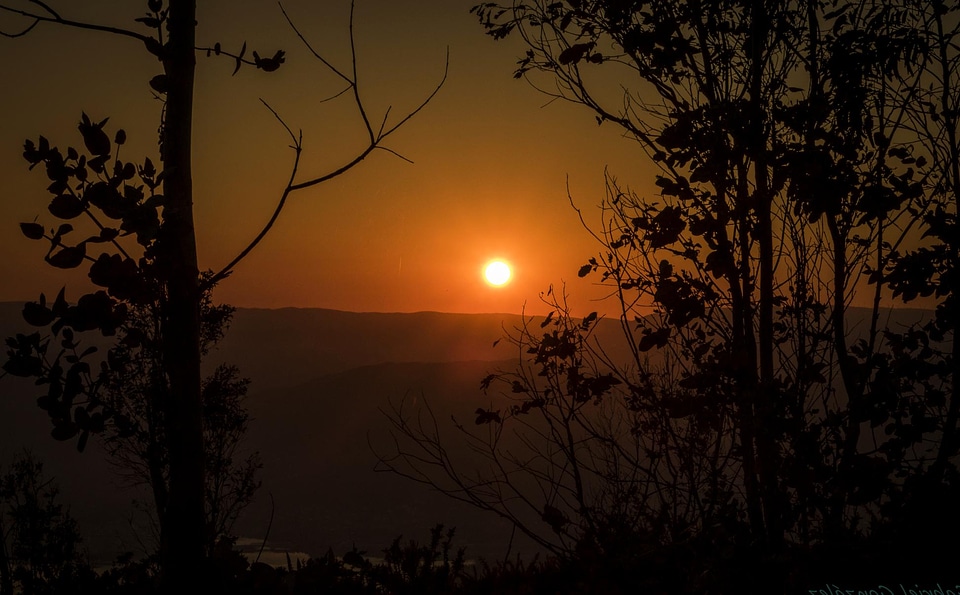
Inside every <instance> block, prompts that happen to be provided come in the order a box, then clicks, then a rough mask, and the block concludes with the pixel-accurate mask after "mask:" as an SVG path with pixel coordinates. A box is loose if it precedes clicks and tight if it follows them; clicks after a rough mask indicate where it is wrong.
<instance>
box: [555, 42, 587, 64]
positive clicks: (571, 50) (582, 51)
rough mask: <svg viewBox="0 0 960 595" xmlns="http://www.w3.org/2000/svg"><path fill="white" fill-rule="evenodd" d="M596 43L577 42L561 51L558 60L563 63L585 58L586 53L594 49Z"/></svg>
mask: <svg viewBox="0 0 960 595" xmlns="http://www.w3.org/2000/svg"><path fill="white" fill-rule="evenodd" d="M594 45H595V44H594V43H593V42H589V43H575V44H573V45H572V46H570V47H568V48H567V49H565V50H563V51H562V52H560V55H559V56H557V62H559V63H560V64H562V65H567V64H576V63H577V62H579V61H580V60H582V59H583V57H584V55H586V53H587V52H589V51H590V50H592V49H593V46H594Z"/></svg>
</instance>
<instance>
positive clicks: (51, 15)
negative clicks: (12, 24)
mask: <svg viewBox="0 0 960 595" xmlns="http://www.w3.org/2000/svg"><path fill="white" fill-rule="evenodd" d="M30 2H31V4H36V5H37V6H39V7H41V8H42V9H43V10H44V11H45V12H47V13H48V15H43V14H36V13H32V12H27V11H25V10H20V9H19V8H13V7H10V6H7V5H5V4H0V10H5V11H7V12H11V13H13V14H18V15H20V16H24V17H27V18H30V19H34V23H33V24H32V25H30V27H29V28H28V29H27V30H26V31H23V32H21V33H19V34H16V35H10V34H4V36H5V37H19V36H20V35H24V34H26V33H27V31H29V30H30V29H33V28H34V27H35V26H36V25H37V23H39V22H44V23H56V24H58V25H64V26H67V27H74V28H77V29H87V30H90V31H102V32H103V33H112V34H114V35H120V36H122V37H131V38H133V39H137V40H139V41H141V42H143V43H145V44H146V43H149V42H151V41H154V42H155V41H156V40H154V39H153V38H152V37H150V36H148V35H143V34H141V33H137V32H135V31H130V30H128V29H120V28H118V27H109V26H107V25H98V24H96V23H84V22H82V21H74V20H70V19H65V18H63V17H61V16H60V15H59V14H57V13H56V12H55V11H54V10H53V9H51V8H50V7H49V6H47V5H46V4H44V3H43V2H40V1H39V0H30Z"/></svg>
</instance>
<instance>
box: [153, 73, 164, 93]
mask: <svg viewBox="0 0 960 595" xmlns="http://www.w3.org/2000/svg"><path fill="white" fill-rule="evenodd" d="M150 88H151V89H153V90H154V91H156V92H157V93H160V94H161V95H162V94H164V93H166V92H167V88H168V85H167V75H165V74H158V75H157V76H155V77H153V78H152V79H150Z"/></svg>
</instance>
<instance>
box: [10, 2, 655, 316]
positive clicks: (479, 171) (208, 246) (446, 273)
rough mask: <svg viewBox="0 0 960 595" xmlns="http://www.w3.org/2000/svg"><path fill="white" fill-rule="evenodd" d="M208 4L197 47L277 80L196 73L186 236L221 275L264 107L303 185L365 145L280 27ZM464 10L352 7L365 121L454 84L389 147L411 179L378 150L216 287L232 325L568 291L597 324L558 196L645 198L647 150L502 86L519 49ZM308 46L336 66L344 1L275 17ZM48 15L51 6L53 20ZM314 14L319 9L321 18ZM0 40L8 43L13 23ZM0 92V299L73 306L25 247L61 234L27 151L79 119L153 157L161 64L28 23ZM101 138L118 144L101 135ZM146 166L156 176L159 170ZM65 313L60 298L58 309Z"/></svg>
mask: <svg viewBox="0 0 960 595" xmlns="http://www.w3.org/2000/svg"><path fill="white" fill-rule="evenodd" d="M60 4H61V5H62V6H58V8H62V13H63V15H64V16H65V17H67V18H71V17H72V18H76V19H78V20H79V19H87V20H96V21H98V22H108V23H112V24H116V25H119V26H129V25H130V24H131V23H130V21H131V20H132V19H133V18H135V17H137V16H140V14H139V13H138V12H137V11H136V10H132V9H131V6H132V5H137V4H138V3H135V2H134V3H131V2H120V1H118V0H112V1H108V0H98V1H96V2H84V3H83V9H82V10H81V9H77V8H75V6H76V3H72V2H71V3H60ZM238 4H240V3H239V2H232V1H227V0H217V1H210V0H207V1H205V2H202V3H201V12H200V15H199V18H198V21H199V23H200V28H199V30H198V42H199V43H209V44H212V43H213V42H215V41H220V42H221V43H222V44H223V47H224V48H225V49H233V50H234V51H236V50H237V49H238V48H239V45H240V44H241V43H242V42H243V41H244V40H246V41H247V42H248V45H249V46H250V49H260V53H261V54H272V53H273V51H274V50H275V49H276V48H283V49H285V50H286V51H287V52H288V54H287V57H288V59H287V63H286V64H285V65H284V67H283V68H281V69H280V70H279V71H278V72H276V73H273V74H264V73H262V72H258V71H255V70H254V69H252V68H245V69H242V70H241V72H240V73H238V74H237V75H236V76H234V77H231V76H230V72H231V71H232V66H233V64H232V62H231V61H230V60H229V59H220V60H217V59H215V58H211V59H206V58H203V57H201V58H200V60H199V68H198V74H197V93H196V121H195V122H196V124H195V138H194V149H195V166H194V172H195V173H194V176H195V183H196V210H195V212H196V219H197V226H198V238H199V239H198V241H199V251H200V262H201V267H204V268H213V269H217V268H219V267H220V266H222V265H223V264H225V263H226V262H228V261H229V260H230V259H231V258H232V256H233V255H234V254H235V253H237V252H239V251H240V250H241V249H242V248H243V247H244V246H245V245H246V243H247V242H248V241H249V240H250V239H251V238H252V237H253V236H254V235H255V234H256V233H257V231H259V229H260V227H261V226H262V225H263V223H264V222H265V221H266V220H267V218H268V217H269V215H270V213H271V212H272V210H273V208H274V206H275V201H276V200H277V198H278V195H279V192H280V191H281V190H282V187H283V184H284V183H285V180H286V177H287V176H288V175H289V165H290V158H291V155H292V152H291V151H290V150H289V149H287V148H286V147H287V145H288V144H289V139H287V138H286V137H285V133H284V132H283V130H282V129H281V128H280V127H279V125H278V124H277V123H276V121H275V120H274V119H273V117H272V116H271V115H270V114H269V113H268V112H267V111H266V110H265V109H264V108H263V107H262V106H261V105H260V104H259V101H258V98H260V97H263V98H264V99H265V100H267V101H268V102H270V104H271V105H272V106H273V107H274V108H275V109H277V111H278V112H279V113H280V114H281V115H282V116H283V117H284V119H285V120H286V121H287V122H288V123H289V124H290V125H291V127H293V128H294V129H296V128H302V129H303V131H304V146H305V152H304V155H303V165H302V176H303V177H306V176H312V175H317V174H320V173H324V172H326V171H328V170H330V169H334V168H335V167H336V166H338V165H340V164H341V163H342V162H343V161H345V160H347V159H348V158H349V157H350V156H351V155H352V154H353V153H354V152H355V151H356V150H357V149H358V147H361V146H362V142H363V136H362V134H363V129H362V127H361V124H360V121H359V119H358V117H357V114H356V112H355V110H354V109H353V106H352V104H351V102H350V98H349V96H348V95H345V96H343V97H341V98H340V99H338V100H336V101H332V102H328V103H323V104H321V103H320V102H319V100H320V99H323V98H325V97H327V96H329V95H331V94H333V93H335V92H336V91H338V90H339V89H340V86H339V85H338V81H337V80H336V79H335V78H334V77H333V76H331V75H330V73H329V72H327V71H325V70H324V69H323V67H322V66H321V65H320V64H319V62H317V61H316V60H315V59H313V58H312V57H310V56H309V55H308V54H307V53H306V50H305V49H304V47H303V46H302V45H301V44H300V42H299V41H298V40H296V38H295V37H294V36H293V34H292V32H291V31H290V30H289V29H288V27H287V25H286V23H285V21H284V20H283V17H282V15H281V13H280V11H279V9H278V8H277V5H276V4H275V3H274V2H272V1H260V0H256V1H252V0H251V1H247V2H244V3H243V9H242V10H238V9H236V6H237V5H238ZM472 4H473V0H458V1H451V0H402V1H401V0H389V1H386V0H358V2H357V5H358V7H357V14H356V24H355V28H356V37H357V43H358V54H359V72H360V79H361V91H362V93H363V96H364V97H365V98H366V99H367V100H368V102H369V106H368V107H369V109H370V110H371V113H372V116H371V119H372V120H374V121H379V119H380V117H381V116H382V114H383V113H384V110H385V109H386V108H387V107H389V106H391V105H392V106H393V108H392V112H391V113H392V114H396V115H399V114H400V113H401V112H403V111H404V110H405V109H406V108H410V107H412V106H414V105H416V103H417V102H418V101H419V100H420V99H421V98H422V97H423V96H424V95H425V94H427V93H429V91H430V89H431V88H432V86H433V85H434V84H435V83H436V81H437V80H438V79H439V77H440V76H441V74H442V71H443V62H444V52H445V48H446V47H447V46H449V48H450V74H449V78H448V81H447V84H446V86H445V87H444V88H443V89H442V90H441V92H440V94H439V95H438V96H437V98H436V100H435V101H434V103H432V104H431V105H430V106H428V107H427V108H426V110H425V111H423V112H422V113H421V115H420V116H418V117H417V118H416V119H414V120H412V121H411V122H409V123H408V125H407V126H406V127H405V129H403V130H401V131H400V132H398V133H397V134H396V135H395V136H394V137H392V138H391V140H390V141H389V143H388V146H389V147H391V148H392V149H394V150H397V151H399V152H400V153H402V154H403V155H404V156H405V157H407V158H409V159H411V160H413V161H414V162H415V163H414V164H413V165H411V164H408V163H405V162H403V161H402V160H400V159H398V158H396V157H394V156H391V155H389V154H387V153H385V152H378V153H376V154H374V155H373V156H372V157H370V158H369V159H368V160H367V161H365V162H364V163H362V164H361V165H360V166H359V167H358V168H357V169H355V170H353V171H352V172H350V173H348V174H347V175H345V176H343V177H341V178H339V179H336V180H334V181H332V182H330V183H327V184H324V185H322V186H319V187H314V188H312V189H310V190H307V191H304V192H300V193H298V194H296V195H294V198H293V199H292V201H291V202H290V204H289V205H288V207H287V209H286V210H285V212H284V213H283V215H282V216H281V218H280V220H279V222H278V224H277V225H276V226H275V227H274V230H273V232H272V234H271V235H270V236H268V238H267V239H266V240H265V241H264V242H263V243H262V244H261V246H260V247H259V248H258V249H257V250H256V251H255V252H254V253H253V254H252V255H251V256H249V257H248V258H247V259H246V260H245V261H244V262H243V263H242V264H241V265H240V266H239V267H238V268H237V270H236V272H235V274H234V275H233V277H231V278H230V279H228V280H226V281H225V282H223V283H222V285H221V287H220V289H219V290H218V294H217V298H218V299H219V300H222V301H225V302H228V303H231V304H234V305H237V306H257V307H282V306H300V307H313V306H315V307H325V308H336V309H342V310H353V311H420V310H437V311H445V312H519V311H520V310H521V308H522V307H523V306H524V303H526V307H527V311H528V312H543V311H544V310H543V308H541V307H540V304H539V301H538V298H537V296H538V294H539V293H540V292H541V291H544V290H546V289H547V287H548V286H549V285H550V284H551V283H552V284H555V285H557V286H559V285H560V284H561V283H562V282H564V281H566V282H567V286H568V291H569V292H570V293H571V294H572V296H573V297H572V301H573V302H574V304H575V305H576V307H577V309H578V310H581V311H582V312H583V313H585V312H588V311H590V310H593V309H597V307H596V305H592V304H590V303H589V300H588V299H587V298H588V297H596V296H597V295H599V292H598V290H597V288H595V287H591V286H590V284H589V283H586V282H584V281H581V280H579V279H578V278H577V275H576V271H577V269H578V268H579V266H580V265H581V264H583V263H584V262H585V261H586V259H587V258H589V257H590V256H592V255H593V253H594V252H595V245H594V243H593V240H591V239H590V237H589V236H588V235H587V234H586V233H585V232H584V231H583V230H582V228H581V227H580V224H579V222H578V220H577V217H576V214H575V213H574V211H573V210H572V209H571V208H570V207H569V205H568V202H567V198H566V190H565V186H566V180H567V176H568V175H569V181H570V186H571V188H572V190H573V192H574V196H575V198H576V199H577V201H578V203H579V204H580V205H582V206H584V207H588V212H589V207H592V206H593V205H596V204H598V203H599V198H600V196H601V193H602V189H603V168H604V167H605V166H607V165H609V166H610V168H611V170H612V171H613V172H615V173H616V174H617V175H618V176H619V177H620V178H621V179H624V180H627V181H630V182H633V183H641V182H644V181H645V180H644V179H645V178H649V176H644V175H642V174H643V173H644V172H645V171H646V167H647V166H646V165H645V163H644V161H643V159H642V155H641V154H640V152H639V149H638V148H637V147H636V146H635V145H634V143H631V142H630V141H628V140H625V139H623V138H621V137H620V136H619V133H618V131H617V130H616V129H615V128H614V127H610V126H604V127H598V126H597V124H596V122H595V121H594V119H593V117H592V116H591V115H590V114H589V113H588V112H586V111H585V110H583V109H579V108H578V107H576V106H572V105H569V104H561V103H559V102H558V103H554V104H551V105H549V106H547V107H543V106H544V104H545V103H546V102H547V98H546V97H544V96H543V95H541V94H539V93H537V92H536V91H535V90H533V89H532V88H531V87H530V86H529V85H527V84H525V83H524V82H522V81H517V80H514V79H513V78H512V73H513V65H514V62H515V59H516V56H517V55H519V54H520V52H521V50H520V49H519V46H517V45H516V44H514V43H510V42H494V41H493V40H492V39H490V38H489V37H487V36H485V35H484V34H483V30H482V28H481V27H480V25H479V23H477V21H476V18H475V17H474V15H472V14H470V13H469V8H470V6H471V5H472ZM284 5H285V7H286V8H287V10H288V12H289V14H290V15H291V17H292V18H294V19H295V20H296V22H297V23H298V26H299V27H300V29H301V30H302V31H303V32H304V33H305V34H306V35H307V37H308V38H309V39H310V40H311V42H312V43H313V44H314V46H315V47H316V48H317V49H318V50H321V51H322V52H324V53H325V54H326V55H327V56H328V57H329V59H331V60H332V61H334V62H335V63H336V64H338V65H339V66H341V67H344V68H345V67H347V66H348V63H349V62H348V56H349V54H348V48H349V45H348V37H347V33H346V31H347V11H346V8H347V6H348V3H347V2H346V1H340V0H338V1H337V2H332V1H331V2H323V3H320V2H315V1H313V0H287V2H285V4H284ZM54 6H57V5H56V4H54ZM318 6H319V8H318ZM0 18H2V19H4V20H2V21H0V26H4V27H5V29H10V28H12V27H13V21H11V20H10V19H9V17H6V16H3V17H0ZM0 55H2V56H3V57H4V59H3V61H2V64H3V66H2V71H0V78H2V80H3V81H4V84H5V90H4V92H3V94H2V96H0V109H2V111H3V113H4V114H6V115H5V116H4V118H3V120H2V127H0V175H2V177H3V180H4V190H3V194H4V198H3V201H2V203H0V222H2V225H3V226H4V227H5V229H6V231H4V232H3V233H0V253H2V254H3V255H4V258H3V259H2V261H0V275H2V278H3V279H4V280H5V282H4V284H3V285H2V287H0V300H23V299H32V298H35V297H36V295H37V293H38V292H39V291H41V290H42V291H45V292H46V293H47V294H48V295H49V294H55V293H56V292H57V290H59V288H60V286H61V285H62V284H63V283H64V279H67V280H68V283H67V284H68V291H69V290H70V288H71V287H76V288H77V289H75V290H74V291H73V294H74V295H78V294H79V291H80V288H81V287H82V285H81V284H82V283H83V279H82V277H81V276H80V275H76V274H74V275H66V276H64V273H63V271H59V270H55V269H52V268H51V267H49V266H47V265H45V264H44V263H43V262H42V256H43V253H44V249H45V248H44V246H43V245H42V244H41V243H33V242H30V241H29V240H26V239H25V238H23V237H22V236H21V235H20V234H19V232H18V230H17V223H18V222H20V221H32V220H33V219H34V218H35V217H37V216H39V221H41V222H43V223H45V224H47V225H54V224H55V222H56V221H55V220H54V218H53V217H52V216H51V215H50V214H49V213H48V212H47V210H46V205H47V202H48V195H47V194H46V192H45V190H44V186H45V176H44V175H43V173H42V171H40V170H36V171H34V172H28V171H27V167H26V162H25V161H23V159H22V158H21V156H20V153H21V151H22V142H23V140H24V139H25V138H27V137H30V138H36V137H37V135H38V134H44V135H45V136H47V137H48V138H49V139H50V140H51V142H52V143H53V144H59V145H61V146H66V145H67V144H75V145H80V144H81V142H80V139H79V135H78V134H77V133H76V123H77V121H78V120H79V116H80V112H81V110H83V111H86V112H87V113H88V114H90V116H91V117H92V118H94V119H102V118H104V117H107V116H110V118H111V120H110V124H109V125H108V127H110V128H112V127H114V126H122V127H123V128H125V129H126V131H127V134H128V138H129V139H130V140H129V141H128V143H127V145H125V147H124V155H123V156H125V157H126V158H128V159H136V160H140V158H141V156H143V155H152V156H154V157H155V156H156V151H155V142H156V141H155V138H156V136H155V130H156V125H157V117H158V116H157V114H158V109H159V102H158V101H157V100H155V99H153V98H152V97H151V93H150V91H149V88H148V86H147V81H148V80H149V78H150V77H152V76H153V75H154V74H157V73H158V72H159V65H158V64H157V63H156V61H155V59H153V58H152V57H151V56H149V55H148V54H147V53H146V52H145V51H143V48H142V47H140V46H139V43H138V42H136V41H134V40H127V39H121V38H114V37H111V36H105V35H103V34H98V33H91V32H85V31H76V30H66V29H64V28H62V27H55V26H46V27H44V26H40V27H38V28H37V29H35V30H34V31H33V32H31V33H30V34H29V35H27V36H25V37H23V38H20V39H0ZM111 134H112V132H111ZM155 161H156V159H155ZM495 257H499V258H503V259H506V260H508V261H510V262H511V263H513V265H514V266H515V270H514V278H513V280H512V282H511V283H510V284H509V285H507V286H506V287H504V288H491V287H489V286H488V285H486V284H485V283H484V282H483V280H482V278H481V267H482V265H483V264H484V263H485V262H486V261H487V260H489V259H491V258H495ZM68 295H70V294H69V293H68Z"/></svg>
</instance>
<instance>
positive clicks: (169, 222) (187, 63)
mask: <svg viewBox="0 0 960 595" xmlns="http://www.w3.org/2000/svg"><path fill="white" fill-rule="evenodd" d="M169 10H170V13H169V14H170V17H169V23H168V32H169V40H168V42H167V43H166V45H165V46H164V56H163V66H164V71H165V73H166V76H167V88H168V91H167V102H166V114H165V118H164V122H163V136H162V140H161V142H162V150H161V151H162V157H163V172H164V174H163V175H164V195H165V197H166V205H165V206H164V209H163V227H162V229H161V233H160V238H159V252H160V253H159V254H158V262H159V263H160V270H161V274H162V275H163V278H164V281H165V284H166V291H167V294H166V296H165V297H166V304H165V306H166V307H165V314H164V319H163V326H162V330H163V356H164V369H165V370H166V372H167V374H168V380H169V383H170V398H169V399H168V400H167V403H166V406H165V411H164V423H165V424H166V431H165V435H166V438H167V441H168V445H167V448H168V453H169V456H170V493H169V501H168V504H167V511H166V514H165V515H164V518H163V521H162V523H163V527H162V529H161V530H162V535H163V538H162V543H161V561H162V573H163V574H162V579H161V580H162V585H163V590H164V591H165V592H168V593H173V592H176V591H181V592H184V591H189V590H191V585H193V586H195V585H196V584H197V578H198V575H199V572H200V570H201V566H202V562H203V537H204V511H203V505H204V504H203V428H202V419H201V403H200V290H199V273H198V267H197V249H196V236H195V230H194V223H193V180H192V175H191V141H192V125H193V85H194V69H195V63H196V58H195V55H194V47H195V45H196V44H195V33H196V20H195V17H196V0H170V4H169Z"/></svg>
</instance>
